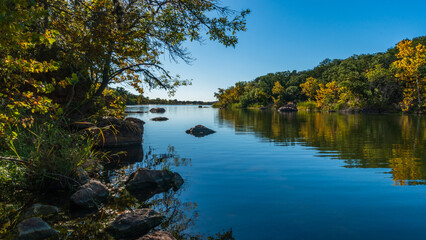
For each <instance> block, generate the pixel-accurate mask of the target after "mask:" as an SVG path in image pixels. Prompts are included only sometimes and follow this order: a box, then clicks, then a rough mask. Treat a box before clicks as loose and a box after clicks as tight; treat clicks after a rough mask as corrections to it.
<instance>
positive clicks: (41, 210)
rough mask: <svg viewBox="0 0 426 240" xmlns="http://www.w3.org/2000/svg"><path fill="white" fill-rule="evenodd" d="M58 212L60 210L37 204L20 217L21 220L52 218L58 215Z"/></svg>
mask: <svg viewBox="0 0 426 240" xmlns="http://www.w3.org/2000/svg"><path fill="white" fill-rule="evenodd" d="M58 212H59V209H58V208H57V207H55V206H51V205H43V204H40V203H36V204H34V205H32V206H31V207H30V208H28V209H27V210H25V211H24V213H23V214H22V215H21V216H20V218H21V219H27V218H31V217H41V216H51V215H56V214H58Z"/></svg>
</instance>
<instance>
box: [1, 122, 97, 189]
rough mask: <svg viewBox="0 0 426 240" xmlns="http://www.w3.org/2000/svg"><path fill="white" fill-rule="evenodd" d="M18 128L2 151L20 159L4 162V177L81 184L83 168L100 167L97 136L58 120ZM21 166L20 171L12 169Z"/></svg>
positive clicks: (32, 184)
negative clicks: (77, 130)
mask: <svg viewBox="0 0 426 240" xmlns="http://www.w3.org/2000/svg"><path fill="white" fill-rule="evenodd" d="M15 132H16V137H15V138H14V139H12V140H10V141H9V142H8V143H7V144H8V146H9V149H8V150H7V151H5V152H3V153H0V155H2V156H4V155H8V156H10V157H13V158H15V159H17V160H18V161H15V162H13V163H10V162H8V163H5V162H4V161H3V162H2V165H3V169H0V170H1V171H0V175H2V176H3V177H5V176H9V179H12V180H13V178H14V177H15V178H16V177H18V176H20V179H21V180H22V179H23V180H24V182H25V184H26V185H27V186H28V187H31V188H34V187H35V188H39V187H42V186H46V185H47V186H51V187H58V188H69V187H72V186H75V185H78V181H77V179H78V177H79V173H80V172H81V170H86V171H92V170H93V169H94V168H95V167H96V162H97V161H96V160H97V159H98V156H97V155H98V154H97V152H96V151H95V150H94V148H93V146H94V144H93V143H94V140H93V138H90V137H88V136H83V135H82V134H81V133H72V132H70V131H68V130H66V129H64V128H61V127H60V126H59V124H54V123H43V124H38V125H35V126H33V127H32V128H21V129H17V130H16V131H15ZM17 165H19V166H17ZM12 166H15V167H12ZM17 169H19V171H21V172H20V174H16V172H15V173H13V172H11V171H17Z"/></svg>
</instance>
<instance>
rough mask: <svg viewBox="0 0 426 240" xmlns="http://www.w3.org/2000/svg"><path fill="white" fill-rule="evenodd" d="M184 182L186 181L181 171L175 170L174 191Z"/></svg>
mask: <svg viewBox="0 0 426 240" xmlns="http://www.w3.org/2000/svg"><path fill="white" fill-rule="evenodd" d="M184 182H185V181H184V180H183V178H182V176H181V175H180V174H179V173H176V172H175V173H174V176H173V191H177V190H179V189H180V187H182V185H183V183H184Z"/></svg>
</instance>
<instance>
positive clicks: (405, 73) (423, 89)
mask: <svg viewBox="0 0 426 240" xmlns="http://www.w3.org/2000/svg"><path fill="white" fill-rule="evenodd" d="M396 47H397V49H398V53H397V54H396V57H397V58H398V60H397V61H395V62H394V63H393V64H394V65H395V67H396V68H397V73H396V75H395V76H396V77H397V78H398V79H399V80H400V81H401V82H402V84H403V85H404V99H403V101H402V102H401V107H402V110H403V111H408V110H410V109H412V108H413V107H414V108H417V110H422V109H424V108H425V107H426V102H425V99H426V76H424V75H422V74H421V71H420V69H421V67H424V66H425V65H426V48H425V46H423V45H422V44H420V43H419V44H417V45H416V46H414V45H413V42H412V41H410V40H403V41H401V42H399V43H398V45H397V46H396Z"/></svg>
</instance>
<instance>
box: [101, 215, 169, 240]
mask: <svg viewBox="0 0 426 240" xmlns="http://www.w3.org/2000/svg"><path fill="white" fill-rule="evenodd" d="M163 219H164V216H163V215H161V214H160V213H158V212H156V211H154V210H152V209H149V208H142V209H136V210H134V211H133V212H128V213H123V214H121V215H120V216H118V217H117V218H116V219H115V220H114V221H113V222H112V223H111V224H110V225H109V226H108V227H107V229H106V230H107V232H108V233H109V234H111V235H112V236H113V237H114V238H117V239H129V238H130V239H131V238H137V237H140V236H142V235H144V234H147V233H148V232H149V231H150V230H151V229H153V228H155V227H156V226H158V225H160V224H161V222H162V221H163Z"/></svg>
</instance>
